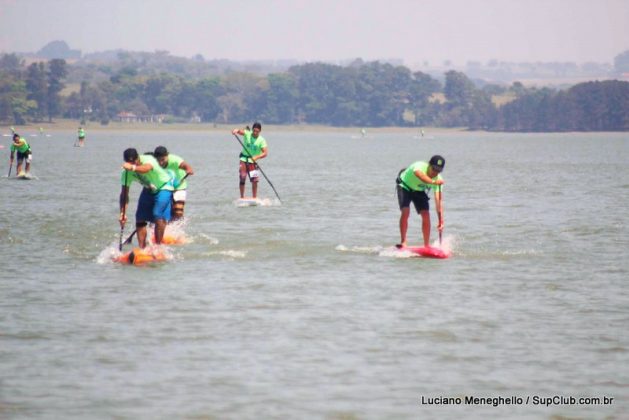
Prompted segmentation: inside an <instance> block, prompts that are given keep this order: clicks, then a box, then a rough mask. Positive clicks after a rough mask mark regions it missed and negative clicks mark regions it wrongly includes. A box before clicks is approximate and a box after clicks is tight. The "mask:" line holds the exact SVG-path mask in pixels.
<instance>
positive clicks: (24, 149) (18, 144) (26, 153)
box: [9, 127, 33, 176]
mask: <svg viewBox="0 0 629 420" xmlns="http://www.w3.org/2000/svg"><path fill="white" fill-rule="evenodd" d="M11 128H13V127H11ZM16 151H17V167H16V168H15V170H16V174H15V175H16V176H24V175H27V174H28V173H29V172H30V170H31V160H32V154H33V153H32V152H31V146H30V145H29V144H28V143H27V142H26V140H24V138H22V137H20V135H19V134H18V133H14V134H13V143H12V144H11V157H10V162H9V168H10V167H11V166H13V159H14V155H15V152H16ZM22 161H26V164H25V165H24V172H22Z"/></svg>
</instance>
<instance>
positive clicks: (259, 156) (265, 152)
mask: <svg viewBox="0 0 629 420" xmlns="http://www.w3.org/2000/svg"><path fill="white" fill-rule="evenodd" d="M267 151H268V147H263V148H262V153H260V154H259V155H258V156H253V157H252V158H251V159H252V160H253V162H254V163H255V162H256V161H258V160H260V159H264V158H265V157H266V156H267V154H268V153H267Z"/></svg>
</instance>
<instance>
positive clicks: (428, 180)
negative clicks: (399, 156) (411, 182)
mask: <svg viewBox="0 0 629 420" xmlns="http://www.w3.org/2000/svg"><path fill="white" fill-rule="evenodd" d="M414 174H415V176H416V177H417V178H419V179H421V180H422V181H423V182H424V183H425V184H430V185H443V184H444V182H443V180H442V179H435V180H433V179H432V178H431V177H429V176H428V175H426V174H425V173H423V172H422V171H420V170H419V169H418V170H416V171H415V172H414Z"/></svg>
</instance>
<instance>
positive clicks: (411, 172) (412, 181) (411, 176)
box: [400, 161, 443, 193]
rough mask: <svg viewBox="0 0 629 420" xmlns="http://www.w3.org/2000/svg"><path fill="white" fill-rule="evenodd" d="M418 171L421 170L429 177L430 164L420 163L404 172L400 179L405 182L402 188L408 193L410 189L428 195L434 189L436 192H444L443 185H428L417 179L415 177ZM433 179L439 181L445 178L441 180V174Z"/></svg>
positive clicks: (412, 165)
mask: <svg viewBox="0 0 629 420" xmlns="http://www.w3.org/2000/svg"><path fill="white" fill-rule="evenodd" d="M417 170H420V171H421V172H423V173H425V174H426V175H428V162H422V161H418V162H415V163H413V164H411V166H409V167H408V168H406V170H404V172H402V174H401V175H400V179H401V180H402V182H403V183H400V186H401V187H402V188H404V189H405V190H407V191H408V190H409V187H410V189H411V191H426V193H429V192H430V190H431V189H432V188H433V187H434V188H435V191H441V190H442V188H441V187H443V185H434V184H426V183H425V182H424V181H422V180H421V179H419V178H417V176H416V175H415V171H417ZM432 179H433V180H437V179H443V178H441V174H438V175H437V176H436V177H434V178H432ZM404 184H406V185H404Z"/></svg>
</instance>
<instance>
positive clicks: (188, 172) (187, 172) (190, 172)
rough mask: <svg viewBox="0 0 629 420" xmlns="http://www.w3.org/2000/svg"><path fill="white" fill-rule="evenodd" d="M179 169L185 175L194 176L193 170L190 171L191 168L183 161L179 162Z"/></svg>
mask: <svg viewBox="0 0 629 420" xmlns="http://www.w3.org/2000/svg"><path fill="white" fill-rule="evenodd" d="M179 168H180V169H183V170H184V171H186V175H194V170H192V166H190V164H189V163H188V162H186V161H185V160H183V161H181V163H180V164H179Z"/></svg>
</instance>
